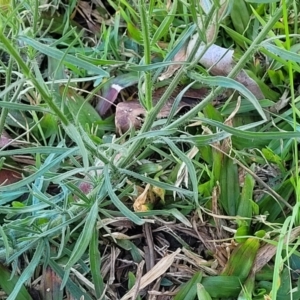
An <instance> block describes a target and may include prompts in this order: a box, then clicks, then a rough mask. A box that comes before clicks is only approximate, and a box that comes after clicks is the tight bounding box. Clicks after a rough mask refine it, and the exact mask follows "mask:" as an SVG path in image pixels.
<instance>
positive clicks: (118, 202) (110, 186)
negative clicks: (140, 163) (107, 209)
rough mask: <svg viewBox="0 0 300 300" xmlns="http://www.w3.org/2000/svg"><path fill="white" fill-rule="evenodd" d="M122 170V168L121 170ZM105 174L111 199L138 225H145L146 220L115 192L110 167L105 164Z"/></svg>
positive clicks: (105, 182) (105, 181)
mask: <svg viewBox="0 0 300 300" xmlns="http://www.w3.org/2000/svg"><path fill="white" fill-rule="evenodd" d="M120 171H121V170H120ZM121 172H122V171H121ZM103 174H104V184H105V186H106V188H107V192H108V195H109V197H110V200H111V201H112V203H113V204H114V205H115V206H116V207H117V208H118V209H119V211H120V212H121V213H122V214H123V215H124V216H125V217H127V218H128V219H130V220H131V221H132V222H134V223H135V224H137V225H143V224H144V221H143V220H142V219H140V218H139V217H138V216H137V215H136V214H134V213H133V212H132V211H131V210H129V209H128V208H127V207H126V206H125V205H124V204H123V203H122V201H121V200H120V199H119V198H118V197H117V195H116V194H115V193H114V191H113V188H112V185H111V182H110V178H109V172H108V167H107V166H106V165H105V166H104V168H103Z"/></svg>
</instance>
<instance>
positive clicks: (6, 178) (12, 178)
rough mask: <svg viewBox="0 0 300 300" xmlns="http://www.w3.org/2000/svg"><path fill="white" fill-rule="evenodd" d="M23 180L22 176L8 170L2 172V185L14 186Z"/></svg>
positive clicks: (0, 183) (0, 174)
mask: <svg viewBox="0 0 300 300" xmlns="http://www.w3.org/2000/svg"><path fill="white" fill-rule="evenodd" d="M21 179H22V174H21V173H19V172H17V171H13V170H8V169H1V170H0V185H8V184H13V183H15V182H17V181H20V180H21Z"/></svg>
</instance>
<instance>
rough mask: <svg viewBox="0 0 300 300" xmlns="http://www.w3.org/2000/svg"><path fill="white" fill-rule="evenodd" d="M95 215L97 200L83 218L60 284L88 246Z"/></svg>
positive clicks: (96, 212)
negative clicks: (82, 223)
mask: <svg viewBox="0 0 300 300" xmlns="http://www.w3.org/2000/svg"><path fill="white" fill-rule="evenodd" d="M97 216H98V202H97V201H95V203H94V204H93V206H92V207H91V208H90V211H89V213H88V215H87V217H86V219H85V222H84V227H83V229H82V232H81V233H80V236H79V238H78V239H77V241H76V244H75V246H74V249H73V251H72V254H71V256H70V258H69V260H68V262H67V264H66V267H65V270H66V273H65V275H64V278H63V281H62V286H65V285H66V282H67V280H68V277H69V273H70V269H71V268H72V267H73V266H74V264H75V263H76V262H77V261H78V260H79V259H80V258H81V257H82V255H83V254H84V253H85V251H86V249H87V247H88V246H89V243H90V240H91V238H92V235H93V232H94V228H95V223H96V220H97Z"/></svg>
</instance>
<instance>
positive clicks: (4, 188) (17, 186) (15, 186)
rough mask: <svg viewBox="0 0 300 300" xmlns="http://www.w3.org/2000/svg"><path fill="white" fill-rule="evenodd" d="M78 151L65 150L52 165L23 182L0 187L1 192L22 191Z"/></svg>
mask: <svg viewBox="0 0 300 300" xmlns="http://www.w3.org/2000/svg"><path fill="white" fill-rule="evenodd" d="M76 149H77V148H71V149H69V150H65V153H63V154H62V155H60V156H58V157H57V158H56V159H54V160H53V161H52V162H51V163H49V164H48V165H47V166H44V167H43V168H41V169H39V170H38V171H36V172H35V173H34V174H32V175H29V176H28V177H26V178H24V179H22V180H20V181H18V182H16V183H13V184H9V185H6V186H0V192H2V191H13V190H17V189H20V188H22V187H24V186H26V185H27V184H30V183H31V182H33V181H34V180H35V179H36V178H38V177H39V176H43V175H44V174H45V173H46V172H47V171H49V170H50V169H51V168H52V167H54V166H56V165H57V164H60V163H61V162H62V160H63V159H64V158H66V157H68V156H70V155H72V154H74V153H75V152H76V151H77V150H76ZM4 152H5V151H4Z"/></svg>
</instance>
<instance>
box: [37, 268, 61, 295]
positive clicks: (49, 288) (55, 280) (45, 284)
mask: <svg viewBox="0 0 300 300" xmlns="http://www.w3.org/2000/svg"><path fill="white" fill-rule="evenodd" d="M60 286H61V278H60V277H59V276H58V275H57V274H56V273H55V272H54V271H53V270H52V268H50V267H47V268H45V269H44V270H43V275H42V283H41V294H42V297H43V299H60V298H61V294H62V291H60Z"/></svg>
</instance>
